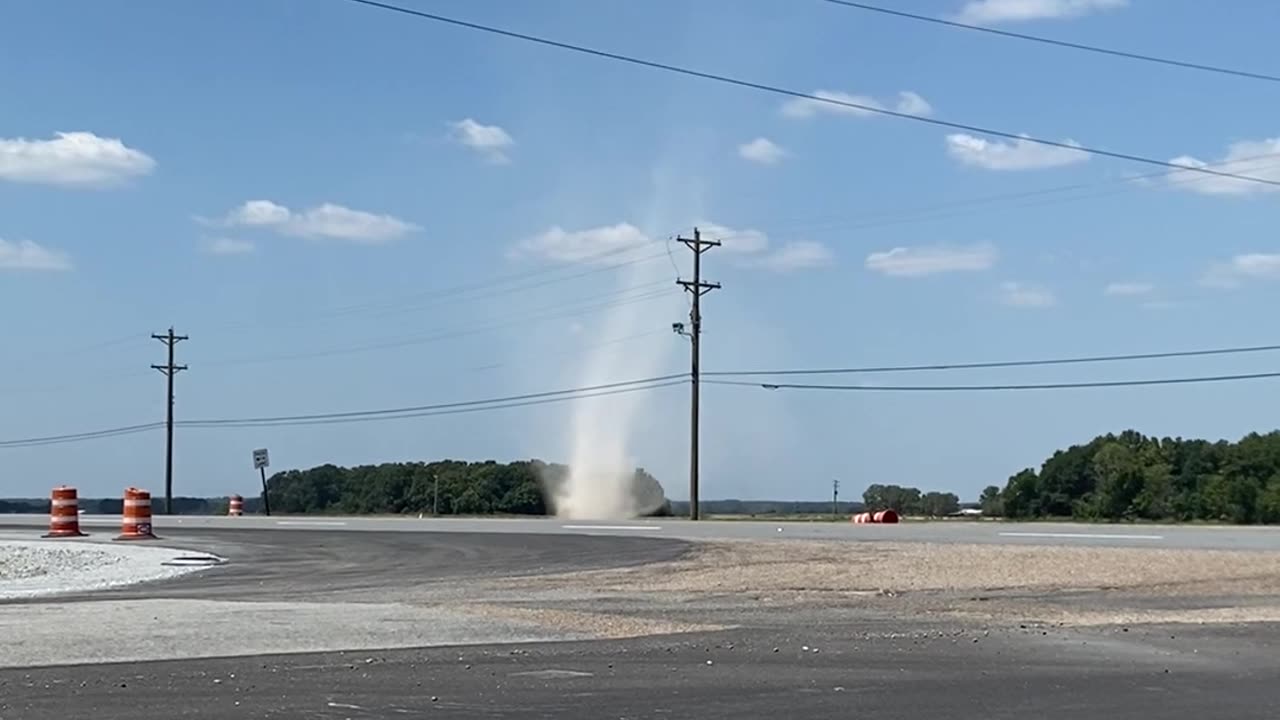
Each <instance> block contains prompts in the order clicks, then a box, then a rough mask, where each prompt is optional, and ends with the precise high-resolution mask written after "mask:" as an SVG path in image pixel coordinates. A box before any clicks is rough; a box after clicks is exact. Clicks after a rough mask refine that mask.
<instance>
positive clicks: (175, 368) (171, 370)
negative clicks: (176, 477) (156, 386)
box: [151, 328, 187, 515]
mask: <svg viewBox="0 0 1280 720" xmlns="http://www.w3.org/2000/svg"><path fill="white" fill-rule="evenodd" d="M151 337H152V338H154V339H156V340H159V341H160V342H162V343H164V344H165V345H167V346H169V362H168V363H166V364H164V365H152V366H151V367H153V368H155V369H156V370H159V371H160V372H161V373H163V374H164V375H165V377H167V378H168V379H169V383H168V385H169V395H168V399H169V402H168V403H167V408H168V411H167V413H166V420H165V447H164V514H165V515H172V514H173V376H174V375H177V374H178V373H180V372H182V371H183V370H186V369H187V366H186V365H175V364H173V348H174V346H175V345H177V344H178V343H180V342H182V341H183V340H186V339H187V336H186V335H174V334H173V328H169V332H167V333H165V334H163V335H152V336H151Z"/></svg>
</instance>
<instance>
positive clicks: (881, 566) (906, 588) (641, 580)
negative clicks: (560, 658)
mask: <svg viewBox="0 0 1280 720" xmlns="http://www.w3.org/2000/svg"><path fill="white" fill-rule="evenodd" d="M510 582H512V583H518V584H519V585H520V586H521V587H523V588H524V589H526V590H528V591H532V592H534V593H536V592H538V591H554V590H568V589H572V590H574V591H578V592H585V593H587V594H594V595H597V596H613V597H634V598H640V597H649V598H656V597H661V598H665V599H667V600H668V601H671V600H676V599H682V600H684V601H688V600H691V599H697V598H706V597H712V596H718V597H736V598H739V599H741V600H742V601H744V602H747V603H766V604H770V605H778V604H789V603H790V604H821V605H838V606H846V607H853V606H861V607H866V608H868V609H877V608H878V609H885V610H898V611H903V612H913V611H914V612H923V613H930V614H940V615H948V616H952V617H965V618H972V619H978V620H983V619H994V618H1002V619H1009V618H1014V617H1017V618H1022V619H1033V620H1035V621H1038V622H1052V623H1057V624H1073V625H1091V624H1111V623H1142V622H1164V623H1168V622H1200V623H1210V622H1250V621H1259V622H1261V621H1280V553H1262V552H1226V551H1183V550H1160V549H1124V548H1078V547H1035V546H1013V545H1000V546H997V545H950V544H948V545H929V544H914V543H912V544H907V543H901V544H897V543H859V544H848V543H822V542H806V541H763V542H761V541H743V542H720V543H709V544H706V545H702V546H699V547H698V548H696V549H695V550H694V551H692V553H691V554H689V555H688V556H686V557H684V558H682V559H679V560H676V561H672V562H666V563H658V564H654V565H648V566H643V567H636V568H626V569H618V570H601V571H591V572H576V573H564V574H559V575H549V576H542V577H538V578H524V579H520V580H518V581H516V580H513V581H510ZM1246 598H1247V599H1248V601H1247V602H1245V601H1244V599H1246ZM1197 599H1198V600H1197ZM1161 603H1163V606H1161Z"/></svg>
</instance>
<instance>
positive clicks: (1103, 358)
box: [702, 345, 1280, 384]
mask: <svg viewBox="0 0 1280 720" xmlns="http://www.w3.org/2000/svg"><path fill="white" fill-rule="evenodd" d="M1277 350H1280V345H1252V346H1244V347H1226V348H1211V349H1204V350H1175V351H1170V352H1150V353H1133V354H1128V355H1089V356H1083V357H1069V358H1047V359H1041V360H996V361H990V362H970V363H936V364H930V365H870V366H863V367H838V368H802V369H794V368H792V369H783V370H731V371H719V372H704V373H702V374H703V375H707V376H716V377H746V376H751V375H775V376H781V375H855V374H872V373H891V372H921V371H933V370H976V369H991V368H1011V367H1037V366H1044V365H1084V364H1089V363H1106V362H1122V361H1128V360H1162V359H1167V358H1183V357H1204V356H1208V355H1243V354H1246V353H1261V352H1275V351H1277ZM753 384H754V383H753Z"/></svg>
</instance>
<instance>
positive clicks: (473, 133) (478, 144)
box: [453, 118, 516, 164]
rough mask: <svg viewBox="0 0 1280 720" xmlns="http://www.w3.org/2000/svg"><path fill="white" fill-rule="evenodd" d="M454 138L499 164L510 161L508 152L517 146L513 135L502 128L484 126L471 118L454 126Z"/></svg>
mask: <svg viewBox="0 0 1280 720" xmlns="http://www.w3.org/2000/svg"><path fill="white" fill-rule="evenodd" d="M453 138H454V140H456V141H457V142H459V143H461V144H462V145H465V146H467V147H469V148H471V149H472V150H475V151H476V152H478V153H480V155H481V156H483V157H484V158H485V159H486V160H488V161H489V162H492V163H499V164H501V163H506V162H509V161H510V158H509V157H507V151H508V150H510V149H511V148H512V147H514V146H515V144H516V141H515V140H513V139H512V138H511V135H510V134H508V133H507V131H506V130H503V129H502V128H501V127H498V126H497V125H482V124H480V123H478V122H476V121H475V120H472V119H471V118H466V119H465V120H459V121H458V122H456V123H454V124H453Z"/></svg>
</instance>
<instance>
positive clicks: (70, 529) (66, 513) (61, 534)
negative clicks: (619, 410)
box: [44, 485, 85, 538]
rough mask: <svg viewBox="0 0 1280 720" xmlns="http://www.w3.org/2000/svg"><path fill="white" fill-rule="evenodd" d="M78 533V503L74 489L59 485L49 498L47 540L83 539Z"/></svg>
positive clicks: (82, 535)
mask: <svg viewBox="0 0 1280 720" xmlns="http://www.w3.org/2000/svg"><path fill="white" fill-rule="evenodd" d="M84 536H85V535H84V533H82V532H80V501H79V499H78V498H77V497H76V489H75V488H73V487H67V486H66V485H59V486H58V487H56V488H54V489H53V493H52V494H51V496H50V498H49V534H47V535H45V536H44V537H47V538H66V537H84Z"/></svg>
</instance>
